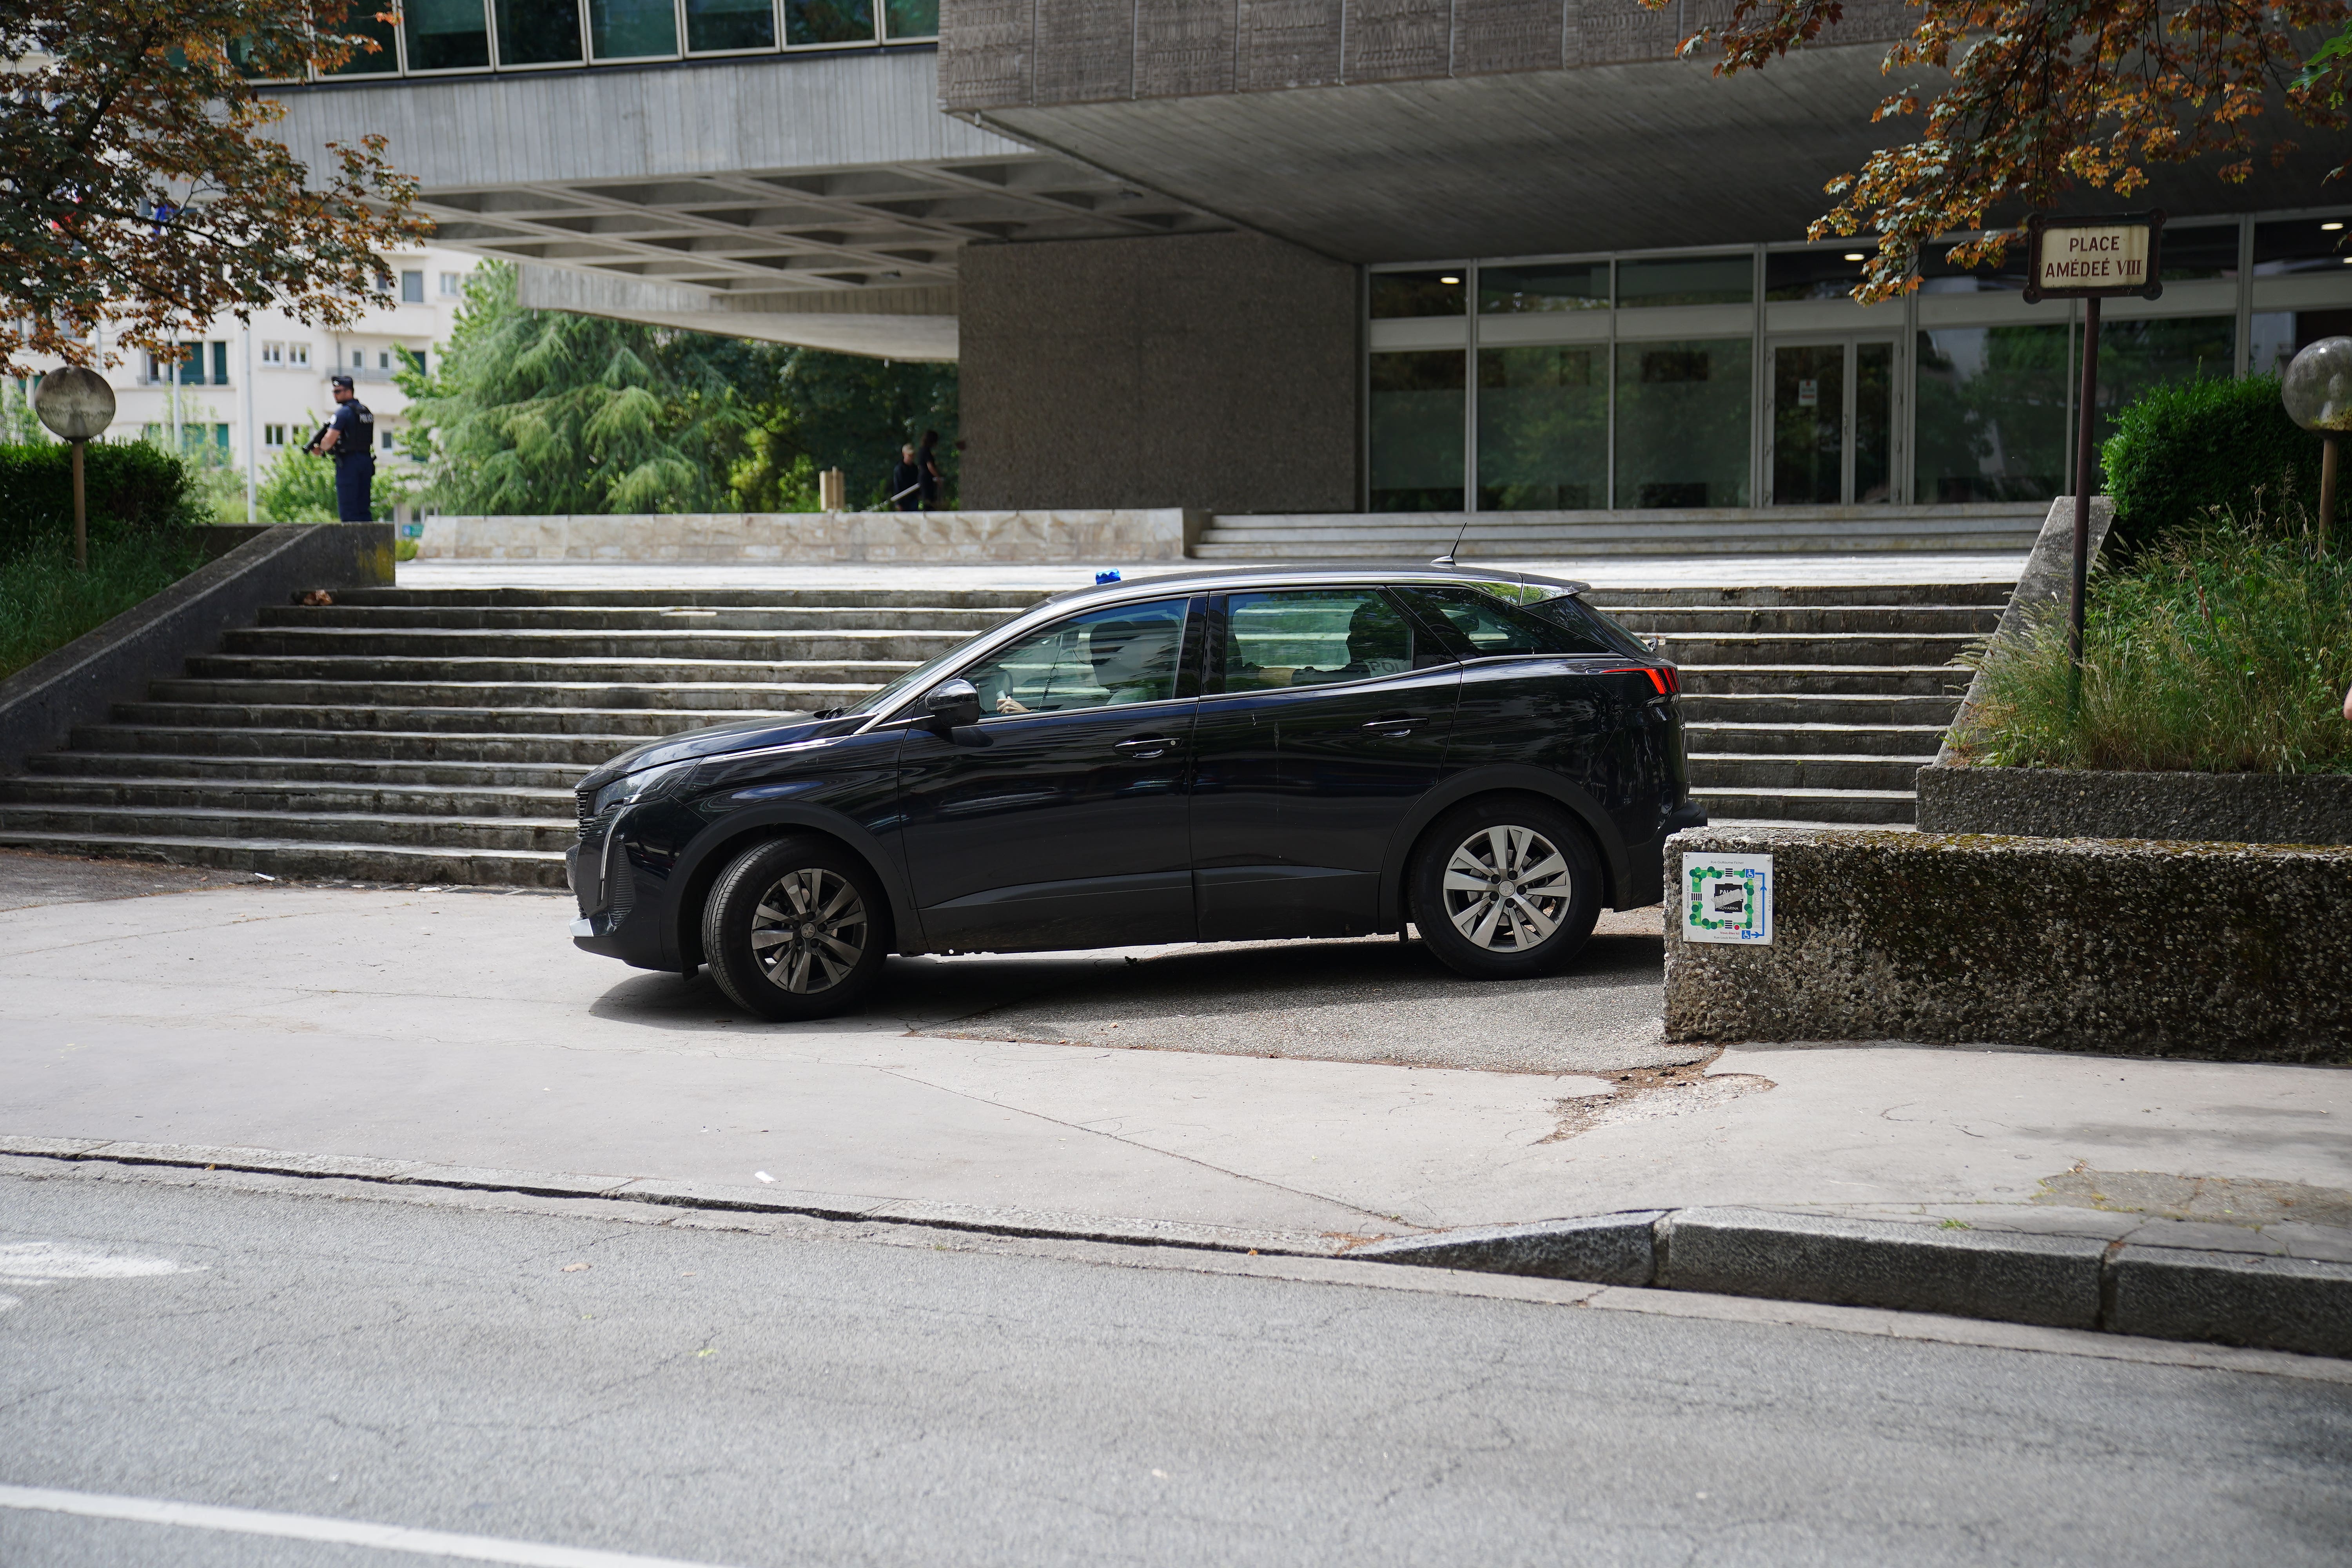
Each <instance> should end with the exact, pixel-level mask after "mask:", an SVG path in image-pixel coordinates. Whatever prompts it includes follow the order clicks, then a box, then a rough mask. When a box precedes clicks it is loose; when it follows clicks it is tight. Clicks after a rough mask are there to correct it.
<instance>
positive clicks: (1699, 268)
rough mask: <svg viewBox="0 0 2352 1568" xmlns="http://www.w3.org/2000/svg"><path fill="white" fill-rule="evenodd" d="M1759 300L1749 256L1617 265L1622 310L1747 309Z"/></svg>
mask: <svg viewBox="0 0 2352 1568" xmlns="http://www.w3.org/2000/svg"><path fill="white" fill-rule="evenodd" d="M1755 298H1756V262H1755V260H1754V258H1752V257H1748V256H1656V257H1644V258H1642V259H1640V260H1638V261H1621V262H1619V263H1618V264H1617V304H1618V307H1619V308H1620V309H1621V310H1638V309H1644V308H1647V309H1656V308H1658V307H1660V306H1665V305H1746V304H1748V303H1751V302H1752V301H1753V300H1755Z"/></svg>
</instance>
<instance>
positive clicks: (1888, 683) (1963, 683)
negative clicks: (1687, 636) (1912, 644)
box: [1677, 664, 1969, 723]
mask: <svg viewBox="0 0 2352 1568" xmlns="http://www.w3.org/2000/svg"><path fill="white" fill-rule="evenodd" d="M1677 673H1679V674H1680V675H1681V677H1682V682H1683V690H1684V691H1685V693H1689V694H1695V695H1698V696H1703V697H1715V696H1728V695H1744V694H1750V693H1762V692H1774V693H1780V694H1784V695H1789V696H1806V697H1837V696H1870V697H1949V698H1950V699H1951V700H1952V701H1953V702H1955V703H1957V702H1958V701H1959V700H1960V697H1961V696H1962V694H1963V693H1965V692H1966V691H1967V690H1968V685H1969V672H1968V671H1967V670H1965V669H1961V668H1958V667H1957V666H1954V665H1948V664H1930V665H1870V664H1770V665H1761V664H1759V665H1748V664H1699V665H1689V664H1684V665H1678V666H1677ZM1944 722H1946V723H1949V722H1950V720H1949V719H1946V720H1945V721H1944Z"/></svg>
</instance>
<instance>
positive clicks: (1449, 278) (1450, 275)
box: [1438, 273, 1462, 283]
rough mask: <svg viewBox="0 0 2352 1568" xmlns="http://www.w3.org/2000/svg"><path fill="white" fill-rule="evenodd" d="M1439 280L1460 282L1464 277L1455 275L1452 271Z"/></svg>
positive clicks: (1442, 281)
mask: <svg viewBox="0 0 2352 1568" xmlns="http://www.w3.org/2000/svg"><path fill="white" fill-rule="evenodd" d="M1438 281H1439V282H1440V283H1459V282H1461V281H1462V279H1459V278H1456V277H1454V275H1453V274H1452V273H1448V274H1446V275H1445V276H1444V277H1443V278H1441V279H1438Z"/></svg>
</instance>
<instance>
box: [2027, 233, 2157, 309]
mask: <svg viewBox="0 0 2352 1568" xmlns="http://www.w3.org/2000/svg"><path fill="white" fill-rule="evenodd" d="M2026 231H2027V234H2028V237H2029V240H2028V244H2029V251H2030V255H2029V259H2028V266H2027V269H2026V274H2025V279H2026V281H2025V301H2026V303H2027V304H2029V305H2030V304H2033V303H2035V302H2036V301H2038V300H2072V299H2085V298H2091V297H2097V298H2100V299H2105V298H2109V297H2112V296H2115V295H2119V294H2137V295H2138V296H2140V297H2141V298H2142V299H2145V300H2153V299H2155V298H2156V297H2157V296H2158V295H2159V294H2161V293H2163V292H2164V282H2163V275H2162V271H2161V268H2160V267H2159V264H2158V250H2159V248H2160V247H2161V245H2162V241H2163V236H2164V214H2163V212H2162V211H2161V210H2158V211H2155V212H2146V213H2130V214H2126V215H2125V216H2118V217H2050V216H2043V215H2036V216H2033V217H2031V218H2028V219H2027V220H2026Z"/></svg>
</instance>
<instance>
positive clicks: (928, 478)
mask: <svg viewBox="0 0 2352 1568" xmlns="http://www.w3.org/2000/svg"><path fill="white" fill-rule="evenodd" d="M915 461H916V465H917V466H918V467H919V468H921V469H922V470H923V510H925V511H930V510H934V509H935V508H937V507H938V506H939V504H940V501H941V500H943V499H944V498H945V497H946V495H947V493H948V476H947V470H946V469H944V468H940V433H939V432H938V431H936V430H926V431H924V432H923V449H922V451H921V453H920V454H919V455H918V456H917V458H916V459H915Z"/></svg>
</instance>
